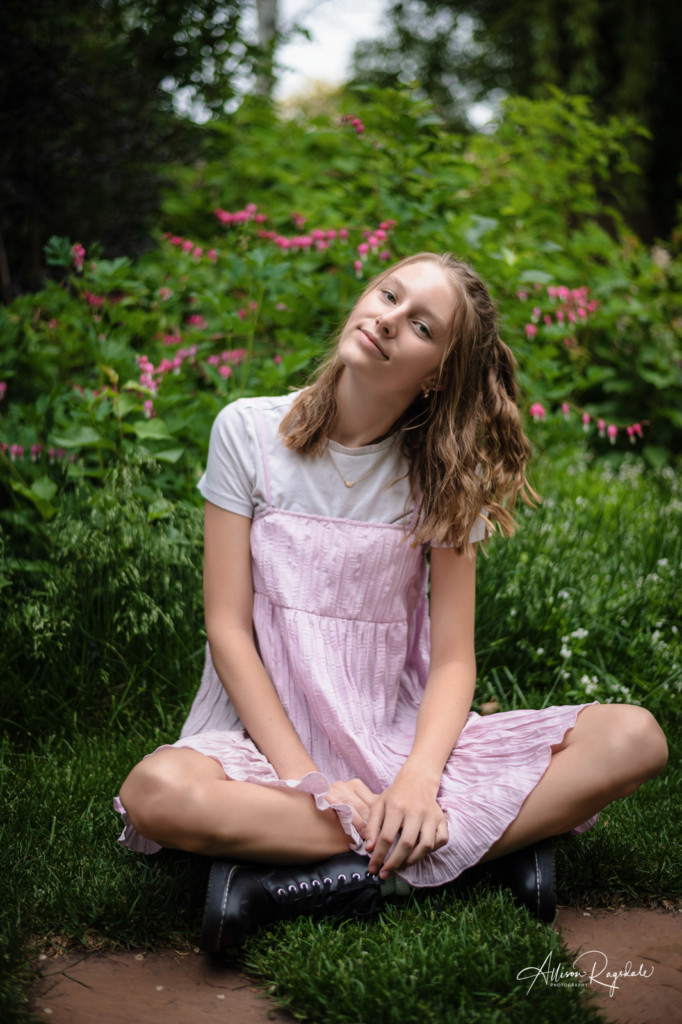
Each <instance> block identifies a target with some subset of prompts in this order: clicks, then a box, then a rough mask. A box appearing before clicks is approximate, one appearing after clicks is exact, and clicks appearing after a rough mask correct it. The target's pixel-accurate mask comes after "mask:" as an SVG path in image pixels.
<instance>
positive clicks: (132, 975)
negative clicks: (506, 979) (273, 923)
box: [34, 907, 682, 1024]
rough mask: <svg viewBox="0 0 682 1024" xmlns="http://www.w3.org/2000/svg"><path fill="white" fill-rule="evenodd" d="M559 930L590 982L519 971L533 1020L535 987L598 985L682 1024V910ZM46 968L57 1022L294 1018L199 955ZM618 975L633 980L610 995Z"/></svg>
mask: <svg viewBox="0 0 682 1024" xmlns="http://www.w3.org/2000/svg"><path fill="white" fill-rule="evenodd" d="M554 927H555V928H556V929H557V930H559V931H561V933H562V935H563V937H564V939H565V941H566V944H567V946H568V948H569V949H571V950H576V951H577V952H578V951H582V952H583V956H582V958H581V959H580V960H578V961H577V962H576V965H575V966H576V969H582V970H583V971H585V972H586V974H587V979H586V978H585V977H583V978H582V979H579V980H576V979H575V978H574V977H572V976H571V975H570V974H568V975H567V974H565V973H564V972H563V971H561V972H559V971H558V970H557V969H556V965H555V964H552V963H551V961H546V962H545V963H544V964H520V965H519V971H521V970H522V969H524V971H525V973H524V976H523V980H524V984H525V983H526V982H527V984H528V986H529V989H528V992H527V998H528V1000H529V1018H531V1019H532V1010H531V1004H532V999H533V989H534V988H536V987H539V986H541V985H550V984H561V985H567V984H576V983H579V984H588V985H589V987H590V989H591V990H592V991H594V992H595V995H596V998H597V999H598V1000H599V1005H600V1008H601V1009H602V1012H603V1013H604V1014H605V1016H606V1017H607V1018H608V1019H609V1020H611V1021H614V1022H618V1024H626V1022H627V1024H682V910H668V911H666V910H647V909H634V910H590V911H582V910H575V909H573V908H570V907H565V908H562V909H561V910H560V911H559V914H558V917H557V921H556V923H555V925H554ZM40 967H41V973H42V979H41V981H40V983H39V985H38V987H37V989H36V992H35V1003H34V1009H35V1011H36V1012H37V1013H38V1014H39V1015H40V1016H44V1017H45V1019H47V1020H50V1021H51V1022H53V1024H191V1022H193V1021H195V1020H201V1021H202V1022H206V1024H212V1022H214V1021H215V1022H217V1021H220V1022H221V1024H266V1022H270V1024H273V1022H274V1024H285V1022H286V1024H292V1021H293V1018H292V1017H290V1016H289V1015H288V1014H286V1013H283V1012H282V1011H280V1010H278V1009H277V1008H276V1007H275V1006H274V1004H273V1002H272V1001H271V1000H270V999H268V998H267V996H265V995H263V993H262V991H261V990H259V989H258V987H257V986H256V985H254V984H253V983H252V982H251V981H249V980H248V979H247V978H246V977H245V976H244V975H243V974H242V973H241V972H240V971H238V970H237V969H236V968H225V967H222V968H216V967H214V966H213V965H212V964H211V961H210V959H209V958H208V957H207V956H204V955H202V954H200V953H197V952H186V953H185V952H175V951H173V950H166V951H163V952H161V953H157V954H147V953H134V952H128V953H106V954H98V953H92V954H87V955H83V954H81V955H74V954H72V953H69V954H67V955H62V956H56V957H49V958H46V959H44V960H42V961H41V964H40ZM617 972H625V974H624V975H622V976H620V977H617V978H615V984H616V986H617V988H615V989H614V990H613V992H611V988H610V986H611V984H612V983H613V981H614V977H613V975H614V973H617ZM590 975H592V980H591V981H590V980H589V977H590ZM319 1024H323V1022H319Z"/></svg>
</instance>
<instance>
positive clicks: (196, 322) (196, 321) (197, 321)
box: [187, 313, 208, 331]
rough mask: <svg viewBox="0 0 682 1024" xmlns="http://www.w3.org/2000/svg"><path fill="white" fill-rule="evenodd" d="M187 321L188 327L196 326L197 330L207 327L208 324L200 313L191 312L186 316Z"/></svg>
mask: <svg viewBox="0 0 682 1024" xmlns="http://www.w3.org/2000/svg"><path fill="white" fill-rule="evenodd" d="M187 323H188V324H189V326H190V327H196V328H197V330H200V331H203V330H205V329H206V328H207V327H208V324H207V323H206V321H205V320H204V318H203V316H201V314H200V313H192V315H191V316H188V317H187Z"/></svg>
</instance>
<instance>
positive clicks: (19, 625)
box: [0, 463, 203, 741]
mask: <svg viewBox="0 0 682 1024" xmlns="http://www.w3.org/2000/svg"><path fill="white" fill-rule="evenodd" d="M153 474H154V466H153V465H152V466H149V465H145V464H142V463H140V464H138V465H137V466H134V465H133V464H129V465H125V466H121V467H118V468H116V469H114V470H113V471H112V472H111V473H110V474H109V475H108V477H107V479H106V480H105V482H104V485H103V486H102V488H101V489H100V490H98V491H97V492H96V493H94V494H92V496H91V497H90V498H89V499H88V500H87V501H85V502H80V503H77V504H75V505H72V504H67V505H65V506H64V507H63V508H61V509H60V510H59V512H58V513H57V514H55V515H54V516H53V517H51V518H50V520H49V522H48V523H47V524H46V526H45V529H44V533H43V536H42V538H41V539H42V543H41V544H40V545H38V544H37V542H36V540H35V538H31V539H30V540H29V541H27V542H26V545H25V552H27V553H24V552H22V551H21V548H20V544H19V543H17V541H18V540H19V539H20V537H21V535H20V534H19V536H18V537H16V538H15V542H14V544H10V543H9V542H8V531H6V530H3V532H2V534H0V605H1V606H2V615H3V619H4V628H3V652H4V666H5V668H4V674H3V686H2V695H1V696H0V723H1V725H2V729H3V730H9V731H11V732H12V733H13V734H14V735H15V736H18V737H22V739H23V740H24V741H25V740H26V739H27V737H30V736H42V735H45V734H50V733H52V732H57V733H59V734H61V735H72V734H73V733H75V732H77V731H78V729H79V728H80V726H81V723H82V722H83V721H84V720H85V721H87V722H88V728H93V727H96V728H106V729H110V728H112V727H113V726H114V725H115V724H118V725H119V726H130V725H131V723H133V722H134V721H135V720H136V719H137V718H138V716H140V715H144V716H145V717H146V718H147V719H148V720H149V721H151V722H156V723H157V724H159V725H160V726H161V727H166V728H167V727H169V723H170V722H172V723H173V724H174V725H176V726H177V724H178V707H182V706H183V705H186V704H188V702H189V701H190V700H191V697H192V695H193V693H194V690H195V689H196V681H197V679H198V677H199V674H200V670H201V664H202V659H203V642H202V636H203V631H202V623H203V614H202V595H201V515H200V512H199V510H198V509H195V508H189V507H187V508H186V507H183V506H177V507H174V506H173V505H172V503H170V502H169V501H167V500H166V499H165V498H164V497H163V495H162V493H161V492H160V490H159V489H158V487H156V486H154V482H153ZM38 484H39V482H38V483H36V484H35V485H34V488H37V487H38ZM34 500H35V499H34ZM74 500H75V499H74ZM74 512H77V514H74ZM160 652H162V655H161V654H160Z"/></svg>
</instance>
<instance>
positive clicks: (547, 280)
mask: <svg viewBox="0 0 682 1024" xmlns="http://www.w3.org/2000/svg"><path fill="white" fill-rule="evenodd" d="M553 280H554V276H553V275H552V274H548V273H547V271H546V270H524V271H523V272H522V273H521V275H520V276H519V281H523V282H524V283H525V282H529V283H530V284H551V283H552V281H553Z"/></svg>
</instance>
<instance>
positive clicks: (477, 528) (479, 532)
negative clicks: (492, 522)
mask: <svg viewBox="0 0 682 1024" xmlns="http://www.w3.org/2000/svg"><path fill="white" fill-rule="evenodd" d="M487 518H488V517H487V516H486V513H485V509H483V510H482V512H481V514H480V515H479V517H478V519H477V520H476V522H475V523H474V525H473V526H472V528H471V532H470V533H469V543H470V544H478V543H479V541H482V540H486V539H487V537H488V535H489V534H490V527H489V526H488V524H487ZM429 546H430V547H432V548H449V547H451V545H450V544H431V545H429Z"/></svg>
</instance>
